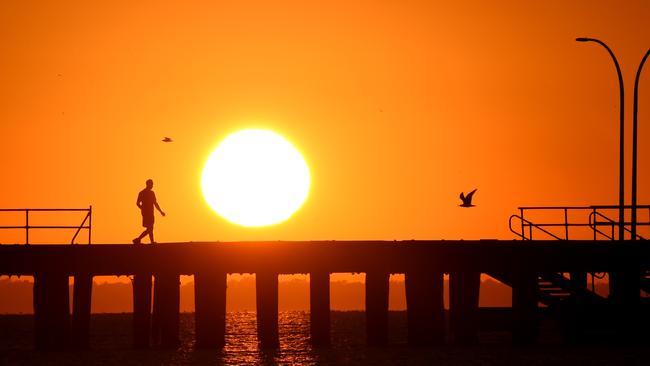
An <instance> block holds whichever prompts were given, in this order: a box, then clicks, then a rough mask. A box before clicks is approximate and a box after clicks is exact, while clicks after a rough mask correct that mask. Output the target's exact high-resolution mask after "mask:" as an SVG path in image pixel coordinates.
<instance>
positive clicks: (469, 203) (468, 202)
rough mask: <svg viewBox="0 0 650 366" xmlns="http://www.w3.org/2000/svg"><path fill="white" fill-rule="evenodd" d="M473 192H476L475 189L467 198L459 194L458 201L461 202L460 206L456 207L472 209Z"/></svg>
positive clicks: (461, 193)
mask: <svg viewBox="0 0 650 366" xmlns="http://www.w3.org/2000/svg"><path fill="white" fill-rule="evenodd" d="M474 192H476V189H474V190H473V191H471V192H469V193H468V194H467V196H465V194H464V193H463V192H460V199H461V200H462V201H463V204H462V205H458V206H460V207H474V205H473V204H472V196H474Z"/></svg>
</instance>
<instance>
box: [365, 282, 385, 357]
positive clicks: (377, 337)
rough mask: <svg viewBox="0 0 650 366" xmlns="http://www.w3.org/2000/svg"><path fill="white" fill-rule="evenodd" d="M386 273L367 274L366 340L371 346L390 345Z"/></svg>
mask: <svg viewBox="0 0 650 366" xmlns="http://www.w3.org/2000/svg"><path fill="white" fill-rule="evenodd" d="M389 278H390V274H389V273H386V272H368V273H366V340H367V343H368V345H370V346H385V345H387V344H388V285H389V283H388V280H389Z"/></svg>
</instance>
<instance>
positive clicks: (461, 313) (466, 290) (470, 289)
mask: <svg viewBox="0 0 650 366" xmlns="http://www.w3.org/2000/svg"><path fill="white" fill-rule="evenodd" d="M480 286H481V273H480V272H475V271H471V270H465V271H457V272H452V273H451V274H450V276H449V313H450V314H449V316H450V319H449V320H450V324H449V325H450V332H451V335H452V337H453V341H454V343H456V344H462V345H470V344H476V343H478V298H479V288H480Z"/></svg>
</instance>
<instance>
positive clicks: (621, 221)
mask: <svg viewBox="0 0 650 366" xmlns="http://www.w3.org/2000/svg"><path fill="white" fill-rule="evenodd" d="M576 41H578V42H596V43H598V44H599V45H601V46H603V47H605V49H606V50H607V52H609V55H610V56H612V60H614V66H616V73H617V74H618V86H619V89H620V106H619V109H620V116H621V117H620V118H621V127H620V128H621V132H620V137H619V139H620V153H619V157H620V161H619V189H618V233H619V240H625V231H624V230H625V199H624V196H625V188H624V187H625V150H624V148H623V145H624V142H625V108H624V106H625V88H624V87H623V75H622V74H621V67H620V66H619V65H618V60H616V56H614V52H612V50H611V49H610V48H609V47H607V45H606V44H605V42H603V41H601V40H599V39H595V38H585V37H580V38H576ZM633 211H634V210H633Z"/></svg>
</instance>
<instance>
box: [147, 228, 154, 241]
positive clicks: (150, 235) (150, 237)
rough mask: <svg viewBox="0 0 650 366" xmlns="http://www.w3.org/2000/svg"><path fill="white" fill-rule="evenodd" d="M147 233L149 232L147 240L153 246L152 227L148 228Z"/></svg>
mask: <svg viewBox="0 0 650 366" xmlns="http://www.w3.org/2000/svg"><path fill="white" fill-rule="evenodd" d="M147 231H148V232H149V240H150V241H151V244H155V243H156V241H155V240H153V225H151V226H149V227H148V228H147Z"/></svg>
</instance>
